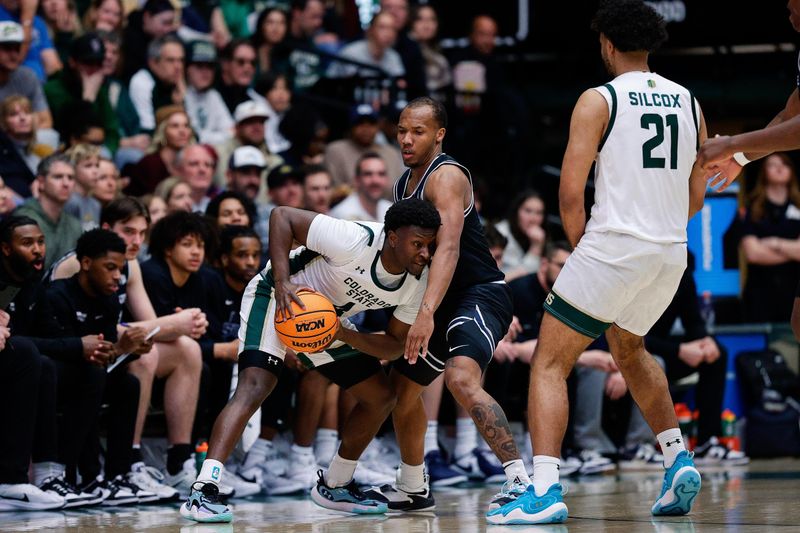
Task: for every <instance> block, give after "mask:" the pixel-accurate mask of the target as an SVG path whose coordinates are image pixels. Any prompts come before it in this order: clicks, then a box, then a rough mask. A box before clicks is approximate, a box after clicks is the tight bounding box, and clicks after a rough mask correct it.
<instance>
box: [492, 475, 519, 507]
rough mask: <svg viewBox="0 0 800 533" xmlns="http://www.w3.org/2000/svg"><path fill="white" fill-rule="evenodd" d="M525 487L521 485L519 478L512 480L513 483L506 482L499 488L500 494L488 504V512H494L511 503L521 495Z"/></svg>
mask: <svg viewBox="0 0 800 533" xmlns="http://www.w3.org/2000/svg"><path fill="white" fill-rule="evenodd" d="M526 488H527V486H526V485H525V484H524V483H522V482H521V481H520V480H519V478H514V480H513V481H506V482H505V483H503V486H502V487H501V488H500V492H498V493H497V494H495V495H494V497H493V498H492V501H491V502H490V503H489V510H490V511H494V510H495V509H499V508H500V507H502V506H504V505H506V504H507V503H511V502H513V501H514V500H516V499H517V498H519V497H520V496H522V495H523V494H525V489H526Z"/></svg>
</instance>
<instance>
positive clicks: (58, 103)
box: [44, 32, 120, 153]
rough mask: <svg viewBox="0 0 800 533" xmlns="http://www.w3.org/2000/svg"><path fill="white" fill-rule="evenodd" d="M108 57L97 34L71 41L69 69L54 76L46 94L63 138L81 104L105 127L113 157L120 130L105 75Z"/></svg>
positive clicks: (106, 139) (48, 84)
mask: <svg viewBox="0 0 800 533" xmlns="http://www.w3.org/2000/svg"><path fill="white" fill-rule="evenodd" d="M105 54H106V49H105V45H104V44H103V40H102V39H101V38H100V37H99V36H98V35H97V34H96V33H94V32H90V33H86V34H84V35H81V36H80V37H78V38H77V39H75V40H74V41H72V45H71V47H70V52H69V60H68V62H67V66H66V68H64V69H62V70H61V71H59V72H57V73H56V74H54V75H53V76H51V78H50V79H49V80H48V82H47V83H46V84H45V86H44V92H45V94H46V95H47V100H48V101H49V102H50V106H51V109H52V112H53V118H54V119H55V127H56V129H57V130H58V131H59V133H61V137H62V138H66V134H67V129H68V128H67V127H68V125H69V124H70V122H71V119H72V116H73V115H74V113H75V110H76V109H77V108H78V106H79V104H80V105H82V106H84V108H85V107H86V106H88V107H91V110H92V113H93V114H94V115H95V116H96V117H97V118H98V119H99V120H100V122H101V123H102V124H103V131H104V132H105V145H106V147H108V149H109V150H110V151H111V152H112V153H113V152H115V151H116V150H117V148H118V146H119V138H120V128H119V119H118V118H117V114H116V113H115V112H114V108H113V106H112V105H111V100H110V96H109V92H108V84H107V83H105V74H103V60H104V59H105Z"/></svg>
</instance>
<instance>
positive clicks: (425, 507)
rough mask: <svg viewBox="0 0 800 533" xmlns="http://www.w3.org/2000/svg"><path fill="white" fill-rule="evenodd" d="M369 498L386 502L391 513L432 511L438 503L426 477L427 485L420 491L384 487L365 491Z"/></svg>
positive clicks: (400, 486) (397, 484) (399, 487)
mask: <svg viewBox="0 0 800 533" xmlns="http://www.w3.org/2000/svg"><path fill="white" fill-rule="evenodd" d="M364 495H365V496H366V497H367V498H370V499H372V500H375V501H378V502H384V503H386V505H387V506H388V507H389V510H390V511H404V512H413V511H432V510H433V509H434V508H435V507H436V502H435V501H434V499H433V495H432V494H431V485H430V482H429V481H428V476H427V474H426V475H425V485H424V486H423V487H422V489H420V490H413V491H412V490H408V489H407V488H406V487H404V486H403V485H402V484H400V483H398V482H395V484H394V485H382V486H380V487H372V488H370V489H368V490H365V491H364Z"/></svg>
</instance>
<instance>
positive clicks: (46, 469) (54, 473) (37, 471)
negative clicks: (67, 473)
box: [32, 461, 64, 487]
mask: <svg viewBox="0 0 800 533" xmlns="http://www.w3.org/2000/svg"><path fill="white" fill-rule="evenodd" d="M32 470H33V484H34V485H36V486H37V487H41V486H42V484H43V483H44V482H45V480H46V479H47V478H49V477H58V476H60V475H62V474H63V473H64V465H62V464H60V463H54V462H51V461H45V462H42V463H33V469H32Z"/></svg>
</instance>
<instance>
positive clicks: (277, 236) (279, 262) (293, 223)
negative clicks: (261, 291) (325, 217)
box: [269, 206, 318, 318]
mask: <svg viewBox="0 0 800 533" xmlns="http://www.w3.org/2000/svg"><path fill="white" fill-rule="evenodd" d="M317 214H318V213H313V212H311V211H304V210H302V209H295V208H293V207H284V206H281V207H276V208H275V209H273V210H272V213H270V216H269V256H270V263H271V266H272V276H273V278H274V279H275V316H276V317H284V318H287V317H294V312H293V311H292V301H294V302H296V303H297V304H298V305H299V306H300V307H301V308H303V309H305V306H304V305H303V302H302V301H301V300H300V298H299V297H298V296H297V290H298V289H299V287H297V286H296V285H295V284H294V283H291V282H290V281H289V252H290V251H291V249H292V243H294V242H295V241H297V242H299V243H300V244H305V243H306V240H307V239H308V229H309V228H310V227H311V222H312V221H313V220H314V218H315V217H316V216H317Z"/></svg>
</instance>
